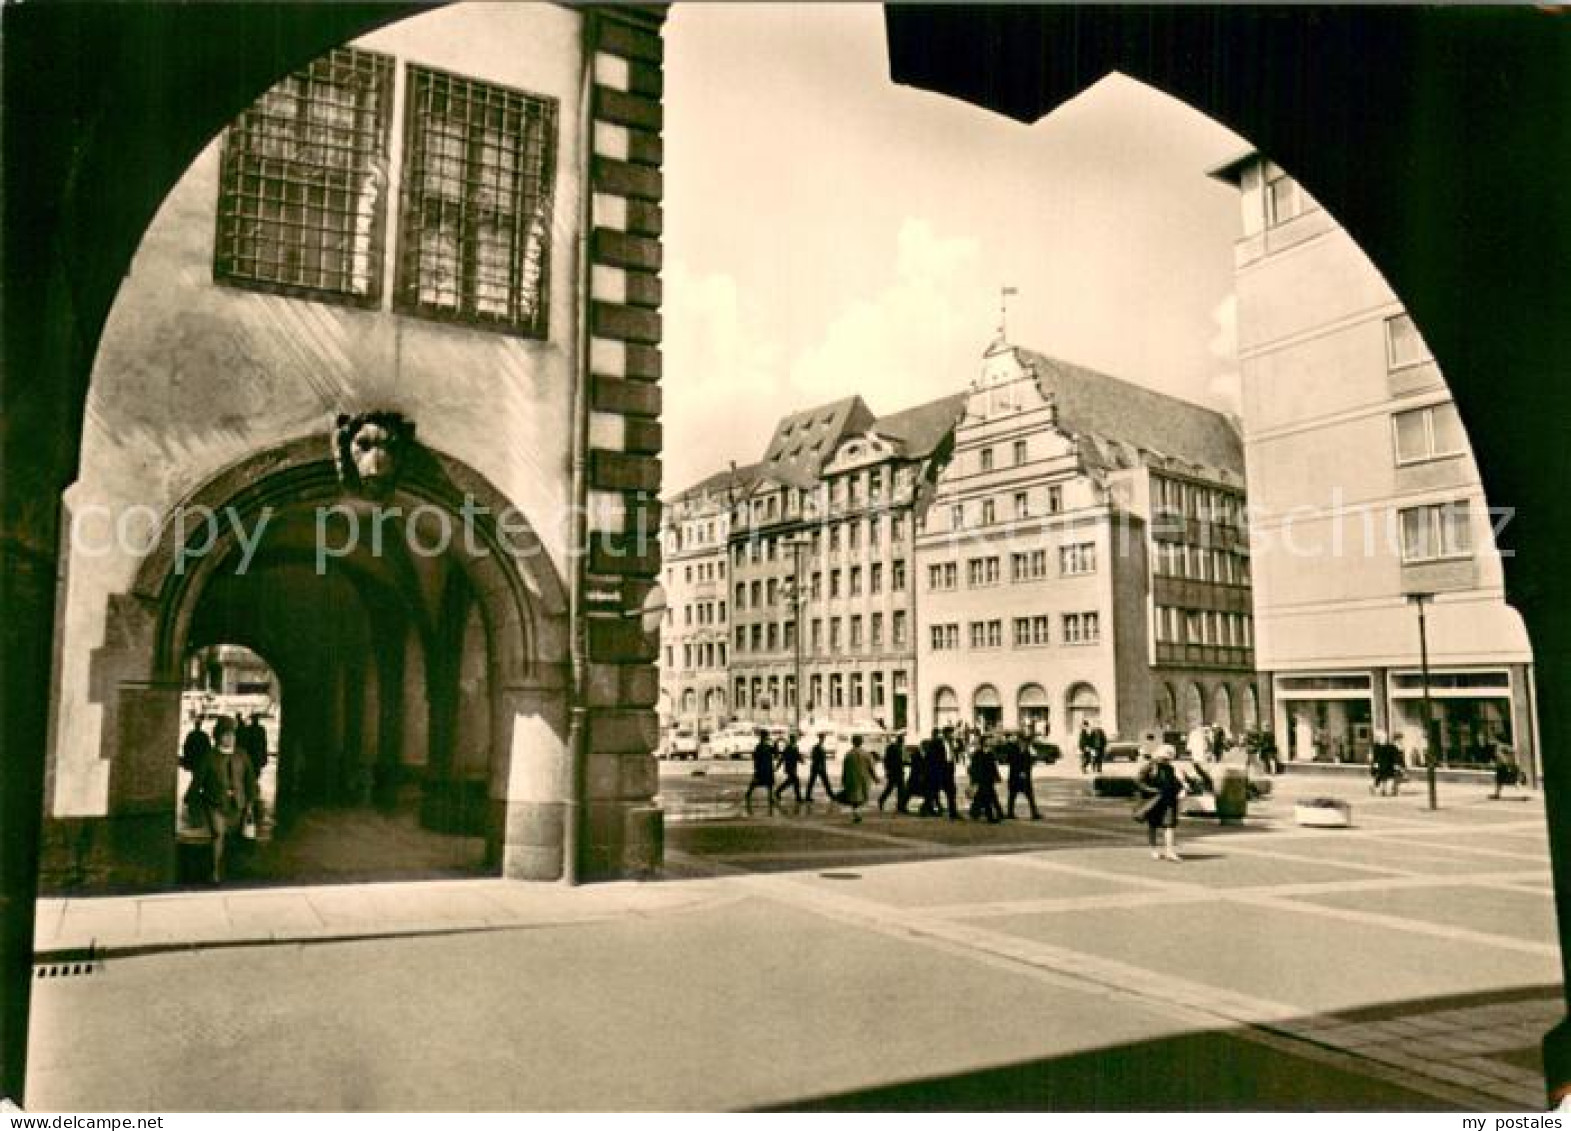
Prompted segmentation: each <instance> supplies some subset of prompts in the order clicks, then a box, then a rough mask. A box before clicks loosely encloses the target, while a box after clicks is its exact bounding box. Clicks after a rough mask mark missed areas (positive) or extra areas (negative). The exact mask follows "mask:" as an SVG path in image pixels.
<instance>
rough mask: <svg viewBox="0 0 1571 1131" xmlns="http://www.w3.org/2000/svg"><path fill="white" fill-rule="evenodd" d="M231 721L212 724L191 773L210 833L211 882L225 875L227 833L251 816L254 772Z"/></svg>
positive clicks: (239, 827) (254, 782)
mask: <svg viewBox="0 0 1571 1131" xmlns="http://www.w3.org/2000/svg"><path fill="white" fill-rule="evenodd" d="M235 729H236V728H235V724H234V720H232V719H228V718H221V719H219V720H218V722H217V723H216V724H215V725H214V727H213V741H212V744H211V745H210V746H209V747H208V749H207V752H206V754H205V755H204V756H203V758H202V761H201V763H200V764H199V765H198V766H197V768H196V771H195V773H194V775H193V776H194V777H195V779H196V781H195V784H196V793H197V798H198V803H199V804H200V806H201V809H202V811H203V816H204V818H205V821H206V825H207V828H208V829H209V831H211V832H212V834H213V882H214V883H215V884H217V883H222V882H223V878H224V848H225V842H226V841H227V839H228V837H229V833H230V832H231V831H234V830H238V829H241V828H242V827H243V825H244V823H245V821H246V818H247V816H253V819H254V811H253V810H252V808H251V807H252V806H253V805H254V804H255V803H256V797H257V789H256V775H255V774H254V773H252V771H251V760H250V759H249V758H247V757H246V756H245V754H244V753H242V752H241V750H240V748H239V746H238V745H237V743H236V742H235Z"/></svg>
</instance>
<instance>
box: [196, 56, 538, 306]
mask: <svg viewBox="0 0 1571 1131" xmlns="http://www.w3.org/2000/svg"><path fill="white" fill-rule="evenodd" d="M394 82H395V68H394V66H393V60H392V59H391V58H390V57H388V56H386V55H380V54H377V53H375V52H370V51H362V50H359V49H356V48H349V47H344V48H339V49H337V50H334V51H333V52H331V53H329V54H328V55H325V56H323V57H322V58H320V59H318V60H316V61H315V62H313V63H311V64H310V65H309V66H307V67H305V68H303V69H302V70H300V71H297V72H295V73H294V74H291V75H290V76H288V77H287V78H285V79H284V80H283V81H281V82H279V83H278V84H277V85H275V86H274V87H273V88H272V89H270V90H269V91H267V93H265V94H263V95H262V96H261V98H259V99H258V100H257V101H256V102H255V103H254V104H253V105H252V106H251V107H250V108H249V109H248V110H246V111H245V112H244V113H242V114H241V115H240V116H239V118H237V119H236V120H235V121H234V122H233V123H232V124H231V126H230V128H229V131H228V134H227V137H226V139H225V143H224V149H223V158H222V164H221V169H220V178H219V200H218V224H217V240H216V243H215V250H214V263H213V274H214V278H215V279H216V280H218V281H220V282H223V283H229V284H235V285H239V286H244V287H248V288H252V289H259V290H266V291H272V292H282V293H287V294H294V295H299V296H303V297H309V298H316V299H322V300H327V301H337V302H344V303H349V304H352V305H356V306H363V307H373V308H374V307H376V306H379V305H380V301H381V290H382V275H383V253H384V248H385V244H386V242H387V241H386V239H385V237H384V232H385V228H386V221H387V211H388V196H389V192H388V190H389V187H390V185H389V165H390V155H391V148H390V147H391V125H392V105H393V96H394ZM403 86H404V98H405V102H406V105H407V107H408V110H407V114H406V115H405V122H404V138H403V155H404V157H403V167H402V173H401V184H402V192H401V199H400V204H399V220H398V229H397V257H396V270H395V283H394V308H395V309H397V310H399V311H401V312H404V313H410V314H417V315H421V316H424V317H430V318H435V319H441V320H446V321H462V322H466V323H470V324H474V325H481V326H487V327H492V328H497V329H506V330H510V331H512V332H516V333H520V334H526V335H529V336H534V337H544V336H545V334H546V332H547V301H546V296H547V292H548V285H547V265H548V262H549V258H550V240H551V186H552V180H553V176H554V173H553V169H554V164H555V155H556V143H557V137H556V135H557V104H556V101H555V99H552V98H547V97H542V96H539V95H533V94H528V93H525V92H523V91H517V90H510V89H507V88H504V87H501V86H497V85H494V84H490V83H483V82H478V81H475V80H472V79H467V78H462V77H459V76H456V75H450V74H446V73H444V72H441V71H437V70H433V69H430V68H426V67H419V66H415V65H414V64H409V65H408V66H407V67H406V68H405V71H404V78H403Z"/></svg>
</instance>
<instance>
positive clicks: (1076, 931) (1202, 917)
mask: <svg viewBox="0 0 1571 1131" xmlns="http://www.w3.org/2000/svg"><path fill="white" fill-rule="evenodd" d="M985 923H986V926H987V928H988V929H989V930H994V931H1000V932H1004V933H1013V934H1018V935H1020V936H1022V937H1025V938H1031V939H1038V940H1041V941H1044V942H1048V943H1051V944H1053V945H1056V946H1063V947H1068V948H1070V949H1074V950H1079V951H1083V952H1084V953H1087V954H1099V955H1106V956H1108V957H1110V958H1114V959H1116V960H1118V961H1121V962H1126V963H1130V964H1132V965H1136V966H1139V967H1142V968H1144V969H1147V970H1153V971H1157V972H1159V973H1169V974H1172V975H1173V976H1175V977H1182V978H1185V979H1188V980H1190V981H1195V982H1201V983H1204V984H1206V985H1210V986H1214V987H1216V988H1219V989H1228V990H1236V991H1238V992H1240V993H1244V994H1249V995H1254V996H1258V997H1262V998H1268V999H1274V1000H1278V1001H1284V1002H1287V1003H1288V1004H1290V1005H1294V1006H1297V1007H1299V1008H1301V1009H1303V1010H1304V1011H1305V1012H1306V1013H1329V1012H1335V1011H1339V1010H1348V1009H1354V1008H1358V1007H1367V1006H1369V1005H1371V1004H1375V1003H1380V1002H1421V1001H1423V1000H1424V999H1425V998H1426V997H1431V996H1434V995H1435V993H1436V989H1437V985H1444V986H1445V987H1446V988H1447V991H1448V992H1451V993H1468V992H1480V991H1484V990H1496V989H1501V988H1508V987H1514V986H1529V985H1543V984H1545V983H1546V982H1553V981H1555V980H1557V978H1558V973H1559V964H1558V962H1556V961H1555V960H1554V959H1552V958H1549V957H1547V956H1546V957H1535V956H1531V955H1523V954H1520V953H1517V952H1513V951H1503V950H1495V949H1493V948H1488V947H1477V946H1469V947H1466V948H1460V947H1459V946H1458V945H1457V943H1456V942H1454V941H1451V940H1447V939H1444V938H1435V937H1432V936H1427V935H1419V934H1413V933H1409V932H1406V931H1399V930H1394V929H1392V928H1389V927H1384V926H1376V925H1369V924H1362V923H1347V922H1336V921H1329V920H1327V919H1325V918H1323V917H1320V916H1316V915H1314V914H1313V913H1312V912H1309V911H1306V912H1304V913H1303V914H1297V913H1294V912H1291V911H1283V910H1281V909H1279V908H1276V907H1270V908H1267V907H1257V906H1252V905H1250V904H1247V903H1234V902H1228V903H1226V904H1221V905H1218V906H1216V907H1210V906H1203V907H1200V908H1198V909H1190V908H1188V907H1179V908H1165V907H1156V908H1130V909H1104V910H1092V911H1082V912H1077V913H1076V914H1074V915H1025V916H1019V917H1014V918H997V919H988V920H986V921H985ZM1437 972H1443V973H1442V974H1439V975H1438V976H1437ZM1416 1011H1417V1010H1416V1009H1415V1012H1416ZM1376 1039H1380V1038H1379V1037H1377V1038H1376Z"/></svg>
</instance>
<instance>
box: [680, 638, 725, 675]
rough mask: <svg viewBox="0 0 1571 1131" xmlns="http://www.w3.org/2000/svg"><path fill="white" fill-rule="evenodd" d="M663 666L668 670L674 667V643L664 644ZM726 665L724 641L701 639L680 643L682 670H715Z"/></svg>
mask: <svg viewBox="0 0 1571 1131" xmlns="http://www.w3.org/2000/svg"><path fill="white" fill-rule="evenodd" d="M665 666H666V669H667V670H668V671H669V670H670V669H672V668H675V667H676V645H674V644H667V645H666V646H665ZM725 666H726V657H725V641H723V640H721V641H709V640H706V641H702V642H700V643H697V644H683V645H682V670H683V671H692V670H694V669H695V668H697V669H701V670H715V669H719V668H724V667H725Z"/></svg>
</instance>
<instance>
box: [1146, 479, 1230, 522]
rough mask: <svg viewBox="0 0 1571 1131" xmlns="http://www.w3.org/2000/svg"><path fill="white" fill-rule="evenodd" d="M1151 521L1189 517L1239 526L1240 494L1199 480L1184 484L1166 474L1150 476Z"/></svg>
mask: <svg viewBox="0 0 1571 1131" xmlns="http://www.w3.org/2000/svg"><path fill="white" fill-rule="evenodd" d="M1151 512H1152V515H1151V517H1152V521H1153V522H1159V521H1161V520H1162V519H1163V518H1164V517H1170V518H1192V519H1198V520H1201V521H1204V522H1212V523H1215V524H1217V525H1218V526H1233V527H1237V526H1240V525H1241V524H1242V522H1243V515H1244V496H1243V495H1241V494H1238V493H1237V492H1234V491H1224V490H1221V489H1220V488H1216V487H1207V486H1204V485H1202V484H1199V483H1188V482H1185V481H1183V480H1180V479H1168V478H1167V477H1166V476H1161V475H1153V476H1152V477H1151Z"/></svg>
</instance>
